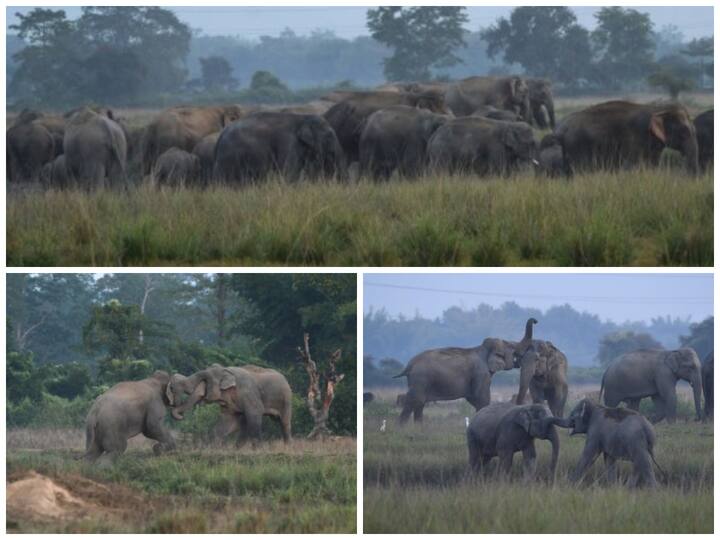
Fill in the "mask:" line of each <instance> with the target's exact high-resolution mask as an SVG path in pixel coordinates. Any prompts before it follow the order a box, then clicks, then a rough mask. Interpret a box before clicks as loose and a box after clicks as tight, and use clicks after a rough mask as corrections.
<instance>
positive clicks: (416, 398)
mask: <svg viewBox="0 0 720 540" xmlns="http://www.w3.org/2000/svg"><path fill="white" fill-rule="evenodd" d="M515 346H516V343H514V342H511V341H505V340H503V339H495V338H487V339H485V340H484V341H483V342H482V344H481V345H480V346H479V347H471V348H461V347H445V348H442V349H430V350H428V351H424V352H421V353H420V354H418V355H417V356H415V357H413V358H412V359H411V360H410V361H409V362H408V364H407V366H406V367H405V369H404V370H403V371H402V373H399V374H398V375H395V377H394V378H398V377H407V384H408V391H407V394H405V399H404V400H403V410H402V413H400V423H401V424H402V423H405V422H407V420H408V419H409V418H410V413H413V416H414V420H415V422H422V417H423V408H424V407H425V405H426V404H427V403H428V402H430V401H448V400H452V399H460V398H465V399H466V400H467V401H468V402H469V403H470V404H471V405H472V406H473V407H475V409H476V410H480V409H481V408H483V407H485V406H487V405H488V404H489V403H490V382H491V380H492V376H493V375H494V374H495V373H497V372H498V371H502V370H507V369H512V368H513V355H514V354H515Z"/></svg>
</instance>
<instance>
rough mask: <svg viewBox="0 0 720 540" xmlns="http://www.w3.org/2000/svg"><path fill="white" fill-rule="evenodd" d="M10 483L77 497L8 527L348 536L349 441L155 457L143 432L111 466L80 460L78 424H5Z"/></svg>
mask: <svg viewBox="0 0 720 540" xmlns="http://www.w3.org/2000/svg"><path fill="white" fill-rule="evenodd" d="M7 436H8V448H7V474H8V480H9V482H13V481H16V480H19V479H22V478H26V477H28V475H31V474H32V473H31V472H30V471H35V472H37V473H39V474H41V475H43V476H45V477H48V478H50V479H51V480H52V481H53V482H54V483H55V484H57V485H58V486H61V487H62V488H65V489H67V490H68V491H69V492H70V493H71V495H72V496H74V497H77V498H79V499H80V501H81V502H80V503H77V504H75V505H74V506H72V507H69V506H67V505H66V506H64V507H63V515H62V516H60V517H59V518H56V519H47V518H44V517H43V516H41V515H39V514H37V513H34V512H32V508H27V509H20V510H18V509H15V510H14V511H12V512H11V511H10V510H8V516H7V519H8V521H7V528H8V531H9V532H58V533H60V532H84V533H104V532H114V533H121V532H122V533H153V532H155V533H158V532H162V533H189V532H194V533H213V532H231V533H261V532H272V533H311V532H315V533H317V532H322V533H352V532H355V530H356V448H355V440H354V439H349V438H336V439H332V440H327V441H324V442H309V441H304V440H295V441H294V442H293V444H292V445H291V446H289V447H285V446H284V445H283V444H282V443H279V442H278V443H267V444H263V445H261V446H260V447H258V448H257V449H251V448H243V449H240V450H236V449H235V448H234V447H219V446H216V447H193V446H192V445H189V444H187V443H183V444H182V450H179V451H177V452H174V453H172V454H167V455H163V456H160V457H156V456H153V455H152V451H151V450H150V449H149V442H148V441H146V440H144V438H142V436H140V437H138V439H141V440H140V441H133V444H131V446H130V450H128V452H126V454H125V455H123V456H122V457H121V458H120V459H119V460H118V461H117V463H116V464H115V465H113V466H112V467H107V468H102V467H98V466H95V465H89V464H86V463H85V462H84V461H78V460H77V459H76V458H77V456H78V455H81V454H82V451H81V450H80V448H81V440H82V434H81V433H80V431H79V430H17V431H14V430H11V431H9V432H8V434H7Z"/></svg>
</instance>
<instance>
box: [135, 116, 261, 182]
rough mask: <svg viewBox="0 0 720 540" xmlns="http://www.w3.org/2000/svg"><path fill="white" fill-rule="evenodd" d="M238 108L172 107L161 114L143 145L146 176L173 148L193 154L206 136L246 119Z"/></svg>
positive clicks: (153, 122) (146, 135) (144, 172)
mask: <svg viewBox="0 0 720 540" xmlns="http://www.w3.org/2000/svg"><path fill="white" fill-rule="evenodd" d="M247 112H248V111H247V110H246V109H243V108H242V107H239V106H237V105H224V106H213V107H172V108H170V109H166V110H164V111H162V112H161V113H160V114H158V116H156V117H155V118H154V119H153V120H152V122H150V124H149V125H148V126H147V128H146V129H145V134H144V137H143V141H142V156H143V157H142V162H143V175H147V174H150V172H151V170H152V168H153V165H154V164H155V161H156V160H157V158H158V157H159V156H160V155H161V154H162V153H163V152H165V151H166V150H169V149H170V148H172V147H173V146H175V147H177V148H179V149H181V150H185V151H186V152H192V150H193V147H194V146H195V145H196V144H197V143H198V142H199V141H200V139H202V138H203V137H204V136H205V135H210V134H211V133H215V132H219V131H221V130H222V129H223V128H224V127H226V126H228V125H230V124H231V123H232V122H235V121H236V120H239V119H240V118H243V117H244V116H246V115H247Z"/></svg>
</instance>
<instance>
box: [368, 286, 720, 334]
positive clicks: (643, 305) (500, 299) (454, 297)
mask: <svg viewBox="0 0 720 540" xmlns="http://www.w3.org/2000/svg"><path fill="white" fill-rule="evenodd" d="M382 285H389V286H382ZM427 289H434V290H427ZM363 290H364V304H363V305H364V311H365V313H367V312H368V311H370V310H371V309H374V310H378V309H381V308H384V309H385V311H387V312H388V313H389V314H390V315H393V316H396V315H398V314H403V315H405V316H407V317H413V316H415V314H416V313H419V314H420V315H423V316H425V317H430V318H435V317H438V316H440V315H441V314H442V312H443V311H444V310H445V309H447V308H449V307H451V306H459V307H462V308H465V309H471V308H474V307H476V306H477V305H478V304H482V303H485V304H490V305H491V306H495V307H497V306H500V305H502V304H503V303H505V302H509V301H514V302H516V303H517V304H519V305H520V306H522V307H533V308H538V309H541V310H543V311H545V310H547V309H548V308H550V307H552V306H555V305H563V304H570V305H571V306H572V307H573V308H575V309H576V310H578V311H586V312H588V313H593V314H596V315H598V316H599V317H600V318H601V319H602V320H607V319H609V320H611V321H613V322H616V323H622V322H625V321H639V320H644V321H649V320H650V319H652V318H653V317H658V316H666V315H670V316H672V317H681V318H686V317H690V318H691V320H692V321H693V322H699V321H701V320H703V319H705V318H706V317H708V316H710V315H712V313H713V283H712V275H709V274H365V279H364V285H363Z"/></svg>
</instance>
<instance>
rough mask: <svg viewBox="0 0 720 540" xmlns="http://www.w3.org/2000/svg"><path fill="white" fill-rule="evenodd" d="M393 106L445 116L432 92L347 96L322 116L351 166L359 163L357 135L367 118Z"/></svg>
mask: <svg viewBox="0 0 720 540" xmlns="http://www.w3.org/2000/svg"><path fill="white" fill-rule="evenodd" d="M393 105H408V106H410V107H417V108H420V109H428V110H429V111H430V112H434V113H438V114H447V113H448V109H447V107H445V103H444V102H443V98H442V96H441V95H439V94H437V93H435V92H426V93H414V92H346V93H344V94H343V97H342V100H341V101H339V102H338V103H336V104H335V105H333V106H332V107H330V109H328V111H327V112H326V113H325V114H324V117H325V119H326V120H327V121H328V122H329V124H330V125H331V126H332V128H333V129H334V130H335V133H336V134H337V137H338V140H339V141H340V146H342V149H343V152H344V153H345V157H346V159H347V162H348V164H352V163H353V162H355V161H358V159H359V151H360V135H361V133H362V130H363V126H364V124H365V121H366V120H367V118H368V117H369V116H370V115H371V114H372V113H374V112H375V111H379V110H380V109H385V108H387V107H392V106H393Z"/></svg>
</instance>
